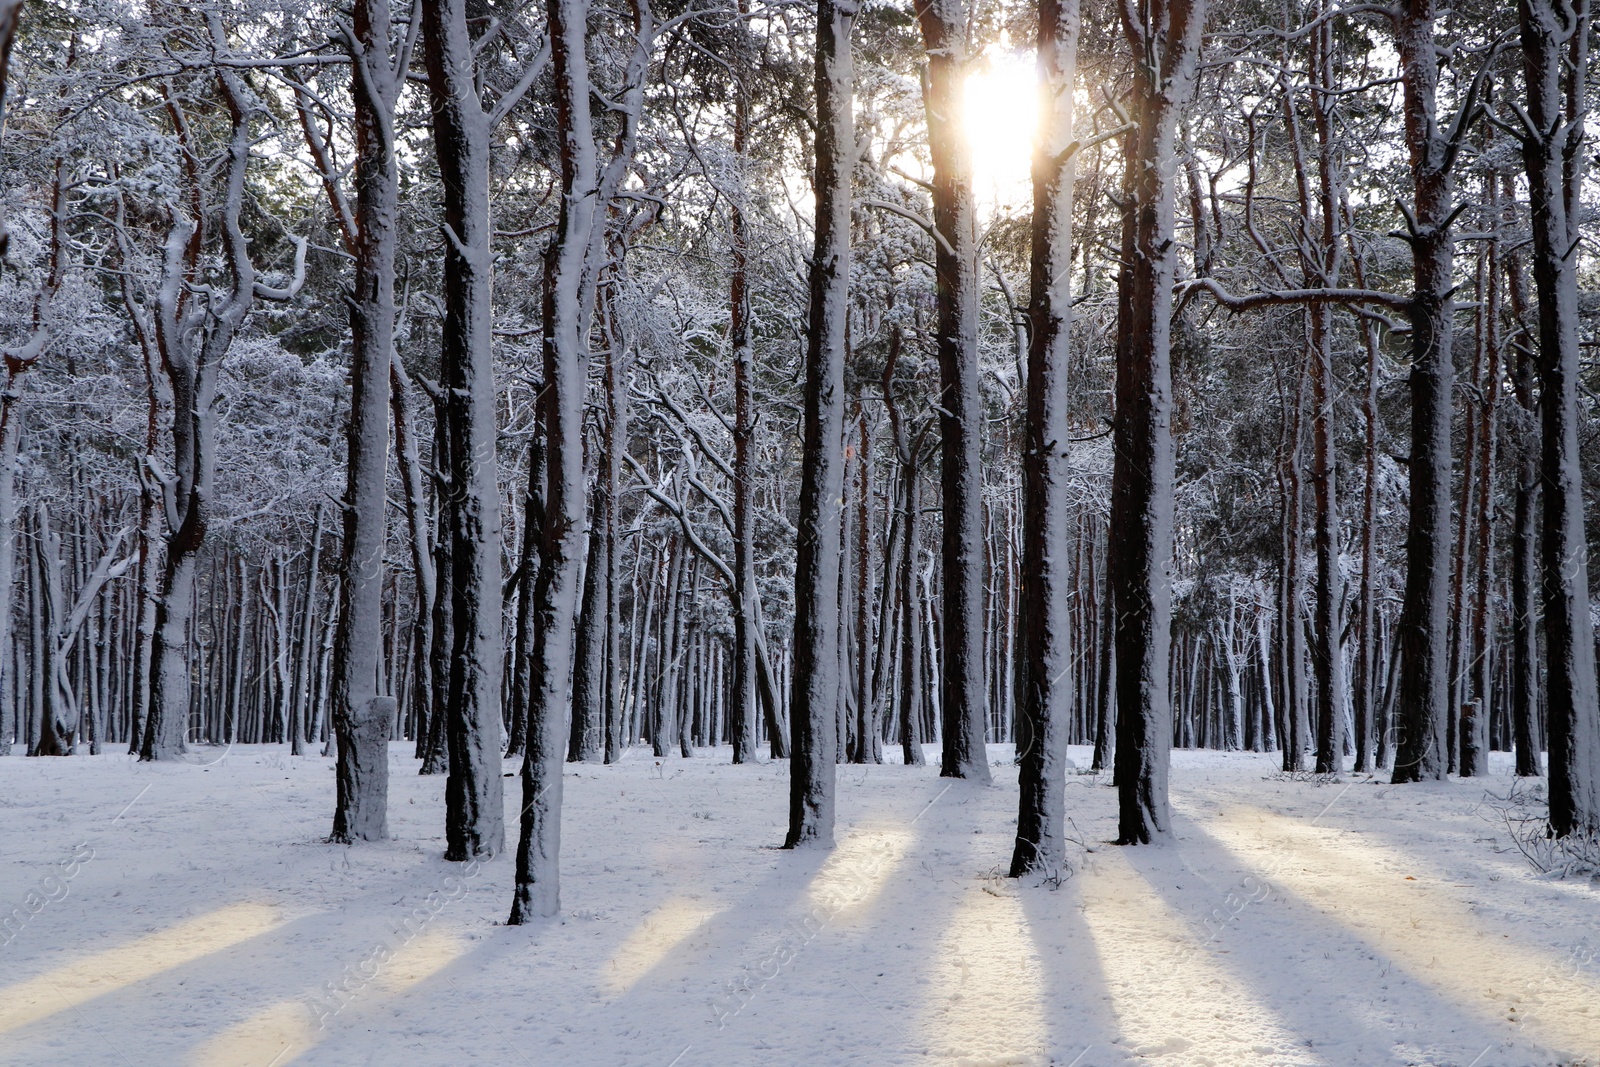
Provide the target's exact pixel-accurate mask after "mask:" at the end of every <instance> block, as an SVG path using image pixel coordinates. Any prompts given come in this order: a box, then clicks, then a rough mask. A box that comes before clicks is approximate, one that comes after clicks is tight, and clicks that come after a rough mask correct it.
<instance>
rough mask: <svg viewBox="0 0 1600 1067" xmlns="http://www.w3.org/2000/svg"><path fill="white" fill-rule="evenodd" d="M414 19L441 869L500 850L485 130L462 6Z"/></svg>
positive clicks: (453, 0)
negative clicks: (443, 667)
mask: <svg viewBox="0 0 1600 1067" xmlns="http://www.w3.org/2000/svg"><path fill="white" fill-rule="evenodd" d="M422 19H423V26H422V36H423V41H424V44H425V52H426V56H427V70H428V95H429V99H430V104H431V108H432V111H433V141H434V151H435V154H436V155H437V156H438V161H439V175H440V179H441V184H442V185H443V187H444V215H443V223H442V227H443V229H444V236H445V246H446V248H445V258H444V282H443V288H444V309H445V314H444V325H443V332H442V336H441V338H440V357H441V359H440V361H441V364H442V366H441V379H442V380H441V383H440V384H441V385H442V386H443V388H444V404H443V415H444V420H445V436H446V437H447V439H448V442H449V454H448V457H447V458H448V460H449V464H450V466H449V469H450V483H449V494H448V496H447V497H446V499H445V500H444V507H443V509H442V514H441V516H440V519H441V522H442V524H443V526H444V528H445V531H446V536H448V538H449V540H450V557H451V558H450V565H451V571H452V573H451V576H450V596H451V630H452V635H451V638H452V640H451V646H450V666H449V674H448V680H447V682H446V685H447V693H448V704H447V716H448V719H447V722H446V724H445V727H446V736H447V738H448V742H449V751H450V769H449V778H448V780H447V781H446V784H445V858H446V859H449V860H457V861H461V860H466V859H469V858H471V857H473V856H489V855H493V854H494V853H497V852H499V851H500V850H501V849H502V848H503V847H504V846H505V810H504V804H503V801H502V793H501V783H500V748H501V737H500V686H501V680H502V659H503V655H504V653H503V651H502V648H501V593H500V489H499V485H498V482H497V478H496V472H497V464H496V455H495V436H496V430H495V384H494V352H493V347H492V345H493V338H492V333H493V321H492V315H493V307H492V296H493V293H492V289H493V278H494V275H493V263H492V257H491V250H490V238H491V230H492V224H491V222H490V217H489V121H488V116H487V115H485V114H484V112H483V109H482V106H481V104H480V103H479V99H478V86H477V82H476V79H475V63H474V55H473V47H472V38H471V36H470V34H469V33H468V30H467V0H438V2H437V3H433V2H430V3H425V4H423V5H422ZM580 463H581V461H580ZM580 521H581V520H580ZM442 584H443V583H442V582H441V585H442Z"/></svg>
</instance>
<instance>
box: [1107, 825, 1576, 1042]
mask: <svg viewBox="0 0 1600 1067" xmlns="http://www.w3.org/2000/svg"><path fill="white" fill-rule="evenodd" d="M1174 823H1175V828H1176V835H1175V836H1176V837H1177V840H1175V841H1174V842H1173V843H1172V844H1171V845H1169V846H1166V847H1164V848H1161V849H1129V850H1128V851H1127V858H1128V861H1129V863H1130V864H1131V865H1132V866H1133V868H1134V869H1135V870H1136V871H1138V872H1139V874H1140V875H1141V876H1142V877H1143V878H1144V879H1145V881H1146V882H1148V884H1149V885H1150V887H1151V888H1152V889H1153V890H1154V891H1155V892H1156V893H1157V894H1158V895H1159V896H1160V897H1161V898H1162V899H1163V900H1164V901H1165V902H1166V903H1167V905H1168V906H1169V907H1170V908H1171V909H1172V910H1173V911H1174V912H1176V913H1177V914H1178V915H1180V916H1182V917H1183V918H1184V919H1185V920H1186V921H1188V922H1189V923H1190V924H1191V926H1192V927H1193V929H1194V932H1195V933H1194V936H1195V938H1196V940H1197V941H1200V942H1203V943H1204V949H1203V951H1204V958H1205V959H1206V960H1207V962H1208V963H1209V964H1210V965H1211V966H1214V967H1216V968H1218V969H1220V970H1222V971H1223V972H1225V973H1227V974H1228V975H1229V976H1231V977H1234V978H1237V979H1238V980H1239V981H1240V982H1241V983H1242V984H1244V985H1245V986H1246V987H1247V988H1249V989H1250V990H1251V991H1252V992H1253V993H1254V994H1255V995H1256V997H1257V998H1258V999H1259V1000H1260V1002H1261V1003H1262V1004H1263V1005H1265V1006H1266V1007H1268V1008H1270V1009H1271V1010H1272V1011H1274V1012H1275V1013H1277V1015H1278V1017H1279V1018H1280V1020H1281V1021H1282V1022H1283V1023H1284V1024H1285V1025H1287V1026H1288V1027H1289V1028H1291V1029H1292V1030H1294V1031H1295V1032H1296V1033H1297V1034H1298V1035H1299V1036H1300V1037H1301V1039H1302V1040H1303V1041H1304V1042H1305V1046H1306V1048H1307V1049H1309V1050H1311V1051H1313V1052H1317V1051H1318V1050H1321V1049H1328V1050H1330V1051H1329V1052H1327V1053H1324V1054H1323V1055H1325V1056H1326V1057H1332V1058H1331V1059H1330V1060H1329V1062H1333V1063H1345V1062H1348V1063H1360V1064H1362V1065H1364V1067H1377V1065H1379V1064H1383V1063H1392V1064H1396V1065H1402V1064H1415V1063H1418V1062H1419V1060H1418V1058H1417V1057H1418V1056H1419V1055H1421V1056H1424V1057H1428V1058H1426V1059H1423V1060H1421V1061H1420V1062H1423V1063H1427V1064H1430V1065H1437V1067H1448V1065H1451V1064H1455V1065H1457V1067H1465V1065H1466V1064H1468V1063H1472V1064H1474V1065H1475V1067H1530V1064H1532V1063H1534V1062H1552V1060H1551V1059H1550V1058H1549V1057H1548V1055H1547V1054H1544V1053H1542V1052H1539V1053H1535V1054H1536V1055H1543V1056H1545V1057H1546V1058H1545V1059H1544V1060H1542V1061H1536V1060H1530V1059H1528V1056H1529V1054H1530V1052H1532V1050H1530V1049H1528V1048H1526V1047H1518V1048H1513V1049H1503V1048H1502V1047H1501V1046H1503V1045H1505V1044H1506V1043H1507V1042H1510V1041H1515V1042H1516V1043H1517V1045H1518V1046H1521V1045H1522V1042H1521V1041H1519V1040H1518V1035H1516V1034H1515V1032H1513V1031H1510V1030H1508V1029H1507V1028H1505V1027H1503V1026H1499V1025H1494V1024H1491V1023H1490V1022H1489V1021H1488V1020H1486V1019H1485V1018H1483V1017H1482V1016H1481V1015H1479V1014H1477V1013H1475V1012H1473V1011H1471V1010H1468V1009H1464V1008H1463V1007H1462V1005H1461V1004H1459V1003H1457V1002H1456V1001H1454V1000H1452V999H1450V998H1448V997H1446V996H1444V995H1442V994H1440V993H1438V992H1436V991H1434V990H1432V989H1430V988H1428V987H1427V986H1426V985H1424V984H1422V983H1420V982H1417V981H1414V980H1412V979H1410V978H1409V977H1407V976H1406V975H1405V974H1404V973H1403V971H1400V973H1397V971H1399V968H1398V965H1397V964H1396V962H1395V961H1394V960H1392V959H1391V958H1389V957H1388V956H1387V955H1386V954H1385V953H1384V951H1383V947H1382V946H1381V945H1374V944H1370V943H1369V942H1368V941H1367V940H1366V939H1364V938H1363V937H1362V935H1361V934H1360V932H1359V931H1354V930H1351V929H1350V928H1348V927H1346V926H1344V925H1342V924H1340V923H1338V922H1337V921H1335V920H1332V919H1330V918H1329V917H1328V916H1327V915H1325V914H1324V913H1323V912H1321V911H1319V910H1318V909H1316V908H1315V907H1313V906H1311V905H1310V904H1307V903H1305V902H1303V901H1302V900H1300V899H1299V897H1298V896H1296V895H1295V894H1294V893H1293V892H1292V891H1289V890H1285V889H1283V888H1282V887H1278V888H1275V889H1274V890H1273V891H1272V895H1270V896H1269V897H1267V898H1266V899H1252V898H1253V897H1256V896H1258V895H1259V887H1261V886H1262V885H1263V884H1269V885H1270V884H1272V879H1271V878H1270V877H1269V874H1270V872H1263V871H1261V870H1258V869H1256V868H1253V867H1250V866H1248V865H1246V864H1244V863H1241V862H1240V861H1239V860H1238V859H1237V858H1236V857H1235V855H1234V853H1233V852H1232V851H1231V850H1230V849H1228V848H1227V847H1226V846H1224V845H1223V844H1222V843H1221V842H1220V841H1218V840H1217V839H1215V838H1214V837H1212V836H1211V835H1210V834H1208V833H1206V832H1205V830H1204V829H1202V828H1201V827H1200V826H1199V825H1198V824H1196V823H1195V822H1194V821H1193V820H1190V819H1188V818H1184V817H1179V818H1177V819H1175V820H1174ZM1230 894H1231V897H1230ZM1240 900H1244V901H1246V903H1244V904H1243V905H1242V906H1241V905H1240V904H1239V903H1238V902H1239V901H1240ZM1207 918H1209V919H1211V925H1210V926H1209V927H1207V926H1206V925H1203V924H1204V922H1205V920H1206V919H1207ZM1201 1051H1203V1050H1201ZM1475 1057H1476V1059H1475ZM1501 1057H1509V1058H1501Z"/></svg>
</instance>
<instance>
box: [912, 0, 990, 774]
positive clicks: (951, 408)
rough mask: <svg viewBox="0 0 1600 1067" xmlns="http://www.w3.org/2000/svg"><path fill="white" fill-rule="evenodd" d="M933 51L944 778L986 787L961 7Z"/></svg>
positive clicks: (944, 22) (944, 19)
mask: <svg viewBox="0 0 1600 1067" xmlns="http://www.w3.org/2000/svg"><path fill="white" fill-rule="evenodd" d="M915 7H916V13H917V21H918V23H919V24H920V26H921V28H922V41H923V44H924V46H925V47H926V49H927V57H928V62H927V69H926V72H925V74H924V76H923V100H924V102H925V104H926V108H925V112H926V114H927V123H928V152H929V156H930V158H931V159H932V162H933V187H932V188H933V226H934V255H933V259H934V277H935V281H936V283H937V290H938V297H937V302H938V328H937V331H936V337H937V347H938V353H939V431H940V441H941V446H942V453H941V454H942V462H941V464H940V485H941V490H942V496H943V503H944V524H943V574H944V598H943V601H944V614H943V618H942V623H943V633H942V638H943V649H942V652H943V655H942V657H941V659H940V667H941V669H942V672H943V683H944V684H943V690H944V692H943V699H942V700H941V702H940V705H939V707H940V718H941V722H942V725H943V735H942V738H941V740H942V746H943V752H942V755H941V758H940V763H939V773H940V774H941V775H942V776H944V777H949V778H972V779H975V780H976V781H979V782H985V783H987V782H989V781H990V780H991V776H990V773H989V760H988V756H987V755H986V752H985V748H984V733H985V729H986V727H987V725H988V699H987V697H988V694H987V692H986V691H985V678H984V666H985V665H984V658H983V638H984V625H983V571H984V539H983V397H982V393H981V387H980V386H981V382H980V378H979V370H978V250H977V243H978V233H977V213H978V212H977V198H976V197H975V196H974V194H973V188H972V160H971V159H970V158H969V154H968V148H967V135H966V130H965V128H964V127H963V125H962V122H961V116H962V107H963V98H962V90H963V87H964V85H965V83H966V67H967V62H968V57H967V33H968V27H967V11H966V4H965V2H964V0H916V3H915Z"/></svg>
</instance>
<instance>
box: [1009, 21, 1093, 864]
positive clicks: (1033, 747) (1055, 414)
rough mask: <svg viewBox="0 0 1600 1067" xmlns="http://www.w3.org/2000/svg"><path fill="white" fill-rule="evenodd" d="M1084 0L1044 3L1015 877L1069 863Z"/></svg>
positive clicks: (1030, 312) (1035, 196) (1024, 466)
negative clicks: (1076, 147) (1076, 97)
mask: <svg viewBox="0 0 1600 1067" xmlns="http://www.w3.org/2000/svg"><path fill="white" fill-rule="evenodd" d="M1078 27H1079V19H1078V2H1077V0H1039V30H1038V67H1039V137H1038V141H1037V143H1036V144H1035V146H1034V150H1033V231H1032V237H1033V252H1032V260H1031V268H1030V278H1031V282H1030V291H1031V293H1032V300H1031V306H1030V307H1029V309H1028V317H1029V319H1030V321H1031V327H1032V328H1031V330H1030V332H1029V345H1028V376H1027V385H1026V389H1027V405H1028V407H1027V424H1026V430H1025V433H1026V437H1025V440H1024V443H1023V453H1022V537H1023V542H1022V605H1021V613H1022V621H1021V626H1022V640H1021V644H1022V659H1023V663H1024V669H1023V671H1022V672H1021V673H1022V682H1023V684H1022V686H1021V688H1020V690H1019V692H1018V693H1017V759H1018V763H1019V768H1018V783H1019V789H1018V792H1019V801H1018V807H1017V839H1016V845H1015V847H1014V848H1013V850H1012V853H1011V875H1012V877H1017V876H1019V875H1023V874H1027V873H1030V872H1034V871H1039V872H1046V873H1059V872H1060V871H1061V870H1062V868H1063V866H1064V865H1065V862H1066V824H1065V823H1066V812H1065V790H1066V756H1067V752H1066V746H1067V731H1068V729H1069V728H1070V726H1071V723H1070V721H1069V718H1068V715H1069V710H1070V708H1069V700H1070V698H1071V695H1072V686H1073V679H1072V658H1073V645H1072V641H1071V640H1070V635H1069V633H1068V629H1069V625H1070V619H1069V609H1070V607H1071V601H1072V597H1073V594H1074V592H1075V589H1074V583H1073V577H1074V576H1073V574H1072V573H1071V567H1072V560H1071V559H1070V558H1069V553H1068V551H1067V530H1068V528H1069V527H1070V525H1071V524H1072V518H1073V516H1072V501H1071V498H1070V486H1069V478H1070V476H1071V471H1070V470H1069V467H1068V456H1067V443H1066V442H1065V441H1064V440H1063V439H1062V437H1063V436H1064V435H1065V433H1066V430H1067V425H1068V418H1069V415H1070V411H1069V408H1070V405H1071V400H1072V397H1071V392H1070V389H1069V382H1068V368H1069V360H1070V357H1071V334H1072V263H1071V259H1072V187H1073V178H1074V161H1073V155H1074V153H1072V152H1071V151H1069V146H1070V145H1071V144H1072V141H1073V123H1072V97H1073V89H1074V87H1075V85H1076V81H1077V57H1078Z"/></svg>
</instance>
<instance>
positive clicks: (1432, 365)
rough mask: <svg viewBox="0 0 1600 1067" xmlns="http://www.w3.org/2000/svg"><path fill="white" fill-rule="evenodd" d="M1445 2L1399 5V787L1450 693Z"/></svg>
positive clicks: (1450, 282) (1450, 286) (1438, 741)
mask: <svg viewBox="0 0 1600 1067" xmlns="http://www.w3.org/2000/svg"><path fill="white" fill-rule="evenodd" d="M1439 7H1440V4H1439V0H1411V2H1410V3H1408V4H1404V5H1401V6H1400V7H1399V8H1398V9H1397V14H1398V17H1397V18H1396V20H1395V37H1396V45H1397V47H1398V49H1399V52H1400V67H1401V82H1402V84H1403V86H1404V90H1405V102H1404V113H1405V129H1406V143H1407V145H1408V147H1409V149H1410V153H1411V178H1412V193H1413V199H1414V203H1413V205H1412V209H1411V212H1410V218H1409V221H1410V223H1411V225H1412V230H1413V232H1412V233H1411V254H1412V278H1413V283H1414V286H1415V291H1414V293H1413V296H1412V309H1411V462H1410V472H1411V492H1410V497H1411V501H1410V516H1409V526H1408V528H1407V531H1406V582H1405V594H1404V600H1403V602H1402V605H1401V610H1400V625H1399V637H1400V693H1399V700H1398V704H1397V706H1396V708H1395V717H1396V720H1397V726H1398V736H1397V738H1396V751H1395V759H1394V775H1393V780H1394V781H1395V782H1420V781H1423V780H1426V779H1442V778H1444V776H1445V773H1446V768H1447V766H1448V758H1447V757H1448V754H1447V753H1446V751H1445V725H1446V720H1447V718H1448V716H1449V707H1448V704H1449V697H1450V662H1449V659H1450V621H1449V598H1450V514H1451V507H1450V473H1451V462H1450V415H1451V396H1450V393H1451V384H1452V380H1453V378H1454V370H1453V368H1452V364H1451V359H1452V357H1451V345H1452V334H1453V330H1452V319H1453V317H1454V305H1453V302H1452V300H1451V298H1450V294H1451V292H1452V291H1453V290H1454V287H1455V283H1454V271H1453V248H1452V240H1451V237H1450V222H1451V216H1452V213H1453V212H1454V210H1455V204H1454V195H1455V190H1454V184H1455V183H1454V182H1453V181H1452V179H1451V167H1452V165H1453V163H1454V159H1455V142H1453V140H1452V139H1451V138H1450V137H1449V136H1448V135H1447V134H1446V133H1445V132H1443V131H1441V130H1440V128H1439V121H1438V100H1437V93H1438V85H1439V66H1440V63H1439V58H1440V50H1439V47H1438V45H1437V44H1436V43H1435V41H1434V23H1435V21H1436V19H1437V18H1438V15H1439Z"/></svg>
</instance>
